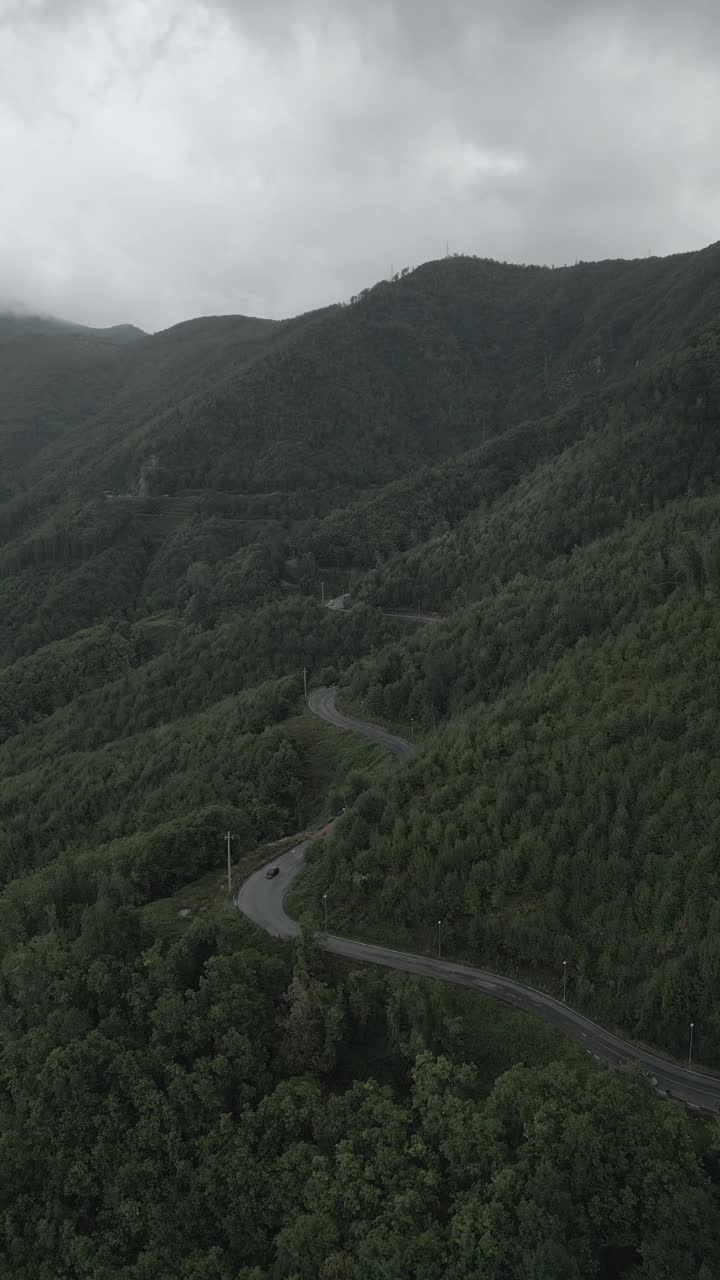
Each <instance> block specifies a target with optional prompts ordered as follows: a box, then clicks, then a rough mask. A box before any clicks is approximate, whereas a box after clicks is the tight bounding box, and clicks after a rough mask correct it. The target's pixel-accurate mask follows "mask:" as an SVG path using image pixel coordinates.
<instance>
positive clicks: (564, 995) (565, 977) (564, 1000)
mask: <svg viewBox="0 0 720 1280" xmlns="http://www.w3.org/2000/svg"><path fill="white" fill-rule="evenodd" d="M566 1000H567V960H563V1004H565V1002H566Z"/></svg>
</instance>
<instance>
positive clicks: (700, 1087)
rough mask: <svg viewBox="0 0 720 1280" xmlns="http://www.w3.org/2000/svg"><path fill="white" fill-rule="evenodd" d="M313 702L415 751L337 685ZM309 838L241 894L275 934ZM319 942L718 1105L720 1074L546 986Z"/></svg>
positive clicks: (357, 728)
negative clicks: (356, 709)
mask: <svg viewBox="0 0 720 1280" xmlns="http://www.w3.org/2000/svg"><path fill="white" fill-rule="evenodd" d="M308 706H309V708H310V710H311V711H312V712H313V714H314V715H316V716H319V717H320V719H322V720H326V721H327V722H328V724H332V725H335V726H336V728H338V729H346V730H351V731H352V732H354V733H359V734H362V735H363V737H366V738H369V739H370V740H371V741H372V742H377V743H380V744H381V745H383V746H385V747H387V748H388V750H390V751H392V752H393V753H394V754H395V755H396V756H397V757H398V759H399V760H401V761H405V760H408V759H409V758H410V756H412V755H413V753H414V751H415V748H414V746H413V744H412V743H411V742H407V741H406V740H405V739H404V738H400V737H398V736H397V735H395V734H392V733H388V732H386V730H384V729H381V728H380V727H379V726H377V725H372V724H367V723H366V722H365V721H363V720H356V719H354V718H352V717H351V716H346V715H343V714H342V712H340V711H338V710H337V708H336V706H335V689H316V690H315V691H314V692H313V693H311V695H310V697H309V699H308ZM309 844H310V840H309V839H308V840H305V841H303V842H301V843H299V844H298V845H297V846H296V847H295V848H294V849H291V850H290V851H289V852H288V853H284V854H282V855H281V856H280V857H279V858H277V859H275V861H274V862H271V863H268V864H267V865H266V866H264V867H261V868H260V870H259V871H256V872H255V873H254V874H253V875H251V876H250V877H249V879H247V880H246V881H245V883H244V884H243V885H242V887H241V888H240V891H239V893H238V895H237V898H236V903H237V906H238V907H239V908H240V910H241V911H242V912H243V913H244V914H245V915H246V916H247V917H248V918H249V919H250V920H252V921H254V923H255V924H257V925H260V927H261V928H263V929H265V930H266V931H267V932H268V933H270V934H272V935H273V936H274V937H277V938H293V937H296V936H297V935H298V934H299V933H300V926H299V925H298V924H297V922H296V921H295V920H292V919H291V918H290V916H289V915H287V913H286V911H285V907H284V899H285V895H286V893H287V890H288V888H289V886H290V884H291V882H292V881H293V880H294V879H295V876H297V875H298V874H299V873H300V871H301V870H302V867H303V862H304V858H305V850H306V849H307V847H308V845H309ZM271 866H277V867H279V872H278V875H277V876H275V877H274V878H273V879H271V880H268V879H267V878H266V875H265V872H266V871H267V870H268V868H269V867H271ZM319 943H320V946H321V947H323V949H324V950H325V951H328V952H330V953H331V954H332V955H336V956H343V957H345V958H346V959H348V960H356V961H360V962H363V963H366V964H379V965H382V966H383V967H384V968H386V969H399V970H401V971H402V972H403V973H410V974H413V975H414V976H415V977H421V978H436V979H439V980H440V981H442V982H451V983H455V984H456V985H458V986H462V987H468V988H470V989H471V990H473V991H478V992H480V993H482V994H483V995H487V996H493V997H495V999H497V1000H502V1001H504V1002H505V1003H506V1004H510V1005H513V1006H514V1007H515V1008H516V1009H522V1010H524V1011H525V1012H526V1013H532V1014H535V1016H536V1017H539V1018H542V1020H543V1022H547V1023H549V1025H550V1026H553V1027H557V1028H559V1030H561V1031H563V1032H564V1033H565V1034H566V1035H568V1036H570V1038H571V1039H572V1040H576V1041H577V1042H578V1043H579V1044H580V1045H582V1047H583V1048H584V1049H586V1050H587V1052H588V1053H591V1054H592V1055H593V1057H595V1058H597V1059H598V1060H599V1061H601V1062H605V1063H607V1064H609V1065H610V1066H619V1065H620V1064H622V1063H634V1064H635V1065H637V1066H639V1067H640V1068H641V1069H642V1070H643V1071H644V1072H645V1073H646V1075H648V1076H649V1077H650V1079H651V1080H652V1083H653V1086H654V1087H655V1088H656V1089H657V1090H658V1092H659V1093H662V1094H667V1095H669V1096H671V1097H674V1098H677V1099H679V1100H680V1101H682V1102H684V1103H685V1104H686V1105H687V1106H689V1107H693V1108H695V1109H697V1110H702V1111H718V1110H720V1077H718V1076H712V1075H707V1074H705V1073H703V1072H701V1071H693V1070H691V1069H690V1068H688V1067H682V1066H680V1065H679V1064H678V1063H675V1062H672V1061H671V1060H670V1059H669V1058H665V1057H663V1056H662V1055H661V1054H658V1053H653V1052H652V1051H650V1050H649V1049H644V1048H641V1047H640V1046H639V1045H634V1044H631V1043H630V1042H629V1041H627V1040H622V1039H621V1038H620V1037H619V1036H615V1035H613V1034H612V1032H610V1031H606V1030H605V1029H604V1028H603V1027H599V1026H598V1025H597V1024H596V1023H594V1022H591V1021H590V1019H589V1018H585V1017H583V1015H582V1014H581V1013H577V1012H576V1011H575V1010H574V1009H572V1008H571V1007H570V1005H568V1004H565V1003H563V1002H562V1001H560V1000H556V999H554V997H553V996H549V995H546V993H545V992H544V991H537V990H535V988H533V987H530V986H526V985H525V983H522V982H516V981H514V980H513V979H512V978H506V977H503V976H502V975H501V974H498V973H490V972H489V971H488V970H485V969H475V968H473V967H472V966H470V965H464V964H456V963H455V962H454V961H452V960H441V959H433V958H432V957H430V956H417V955H411V954H409V953H406V952H404V951H394V950H392V949H391V948H390V947H380V946H374V945H372V944H370V943H367V942H354V941H353V940H352V939H350V938H338V937H336V936H335V935H334V934H330V933H323V934H320V936H319Z"/></svg>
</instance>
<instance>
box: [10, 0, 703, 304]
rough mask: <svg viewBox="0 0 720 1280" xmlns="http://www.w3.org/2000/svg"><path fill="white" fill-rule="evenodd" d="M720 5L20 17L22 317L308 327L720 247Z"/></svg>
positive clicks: (18, 248)
mask: <svg viewBox="0 0 720 1280" xmlns="http://www.w3.org/2000/svg"><path fill="white" fill-rule="evenodd" d="M719 33H720V17H717V16H716V14H715V10H714V6H712V5H711V4H709V3H706V2H705V0H695V2H694V3H690V4H686V5H685V6H684V9H683V10H682V12H680V11H678V10H677V7H676V6H674V5H671V4H670V2H669V0H656V3H655V4H651V3H650V2H649V0H635V2H634V3H632V2H631V3H625V4H623V3H621V2H620V0H604V3H598V4H592V3H590V4H589V5H583V6H577V5H576V4H571V3H569V2H567V0H515V3H513V0H507V2H506V3H505V4H501V3H500V0H497V2H495V0H494V2H493V3H485V4H474V3H472V0H447V2H446V4H445V5H444V6H438V5H437V4H435V3H434V0H367V3H366V4H364V5H363V6H358V5H356V4H354V3H352V4H351V3H350V0H333V2H332V3H331V2H330V0H275V3H273V4H268V3H267V0H265V3H262V4H261V3H259V2H258V3H255V0H235V2H233V0H126V2H125V3H123V4H120V3H117V2H116V0H23V3H22V5H20V4H17V3H13V0H10V2H9V3H8V0H5V3H3V0H0V148H1V149H2V154H3V157H4V159H5V164H4V166H3V170H2V171H1V172H0V210H2V213H1V214H0V228H1V229H2V235H1V236H0V300H1V299H2V297H6V298H7V297H11V298H13V299H22V300H23V301H25V302H26V303H28V304H29V305H32V306H35V307H37V308H39V309H41V310H43V311H54V312H56V313H62V314H65V315H69V316H70V317H71V318H74V319H80V320H85V321H88V322H91V323H114V322H117V321H122V320H130V321H134V322H136V323H139V324H142V325H144V326H145V327H147V328H158V327H162V326H164V325H167V324H170V323H174V322H175V321H177V320H180V319H182V318H185V317H187V316H190V315H195V314H203V313H204V314H207V313H211V312H228V311H237V312H245V313H254V314H266V315H275V316H279V315H285V314H290V313H294V312H297V311H300V310H306V309H308V308H310V307H313V306H317V305H321V304H323V303H326V302H329V301H332V300H335V299H341V298H345V297H348V296H349V295H350V294H352V293H354V292H356V291H357V289H358V288H361V287H362V286H363V285H365V284H367V283H371V282H372V281H374V280H376V279H378V278H379V277H381V276H383V275H386V274H388V273H389V271H390V269H391V266H394V267H395V268H396V269H397V268H398V267H402V266H405V265H412V264H415V263H417V262H420V261H422V260H424V259H427V258H429V257H438V256H441V254H442V253H443V252H444V249H445V244H446V242H449V244H450V248H451V250H456V251H461V252H471V253H478V254H481V255H487V256H492V257H498V258H501V259H507V260H516V261H540V262H548V263H552V262H555V263H559V262H568V261H574V260H575V259H577V258H585V259H587V258H592V257H602V256H613V257H615V256H641V255H644V254H646V253H648V252H653V253H665V252H671V251H675V250H680V249H687V248H694V247H699V246H700V245H702V244H704V243H707V242H709V241H711V240H714V239H716V238H717V225H718V214H719V213H720V177H719V176H718V173H717V166H716V159H715V157H716V154H717V150H718V148H717V143H718V138H717V133H718V125H717V123H716V122H717V121H718V120H720V113H719V112H718V107H719V106H720V85H719V84H718V82H717V75H716V69H715V68H716V65H717V54H718V34H719Z"/></svg>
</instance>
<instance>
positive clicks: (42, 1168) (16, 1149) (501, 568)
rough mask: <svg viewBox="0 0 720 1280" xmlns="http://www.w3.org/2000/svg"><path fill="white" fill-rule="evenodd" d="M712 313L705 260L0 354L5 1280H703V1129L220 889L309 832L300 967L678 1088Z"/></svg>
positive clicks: (715, 1027) (298, 893) (708, 896)
mask: <svg viewBox="0 0 720 1280" xmlns="http://www.w3.org/2000/svg"><path fill="white" fill-rule="evenodd" d="M719 317H720V246H712V247H710V248H709V249H707V250H705V251H703V252H701V253H697V254H685V255H679V256H675V257H672V258H668V259H647V260H642V261H636V262H605V263H580V264H577V265H576V266H575V267H570V268H562V269H558V270H553V269H547V268H540V267H518V266H510V265H507V264H501V263H495V262H490V261H486V260H478V259H468V258H450V259H446V260H443V261H440V262H435V263H428V264H427V265H425V266H423V267H420V268H418V269H417V270H414V271H410V272H404V273H401V274H400V276H399V277H397V278H396V279H394V280H392V281H383V282H380V283H379V284H377V285H375V286H374V287H373V288H372V289H369V290H367V291H365V292H364V293H363V294H361V295H360V296H359V297H358V298H356V299H353V300H352V302H350V303H348V304H344V305H338V306H335V307H330V308H327V309H326V310H324V311H322V312H316V313H311V314H308V315H304V316H299V317H297V318H296V319H293V320H287V321H281V322H276V321H266V320H259V319H254V318H247V317H233V316H228V317H211V318H201V319H196V320H192V321H189V322H187V323H185V324H181V325H177V326H175V327H174V328H172V329H169V330H167V331H165V332H163V333H159V334H155V335H150V336H149V335H143V334H139V333H137V332H136V331H128V330H127V329H126V328H125V327H123V326H120V327H119V329H113V330H108V331H85V330H81V329H78V328H77V327H74V326H64V325H62V324H55V323H50V322H47V323H46V322H37V323H35V322H34V321H33V320H32V319H31V318H26V319H25V321H23V323H20V322H18V323H17V324H15V322H14V320H13V321H11V320H10V319H3V318H0V771H1V774H2V788H0V1280H5V1278H6V1277H7V1280H10V1277H12V1280H25V1278H26V1277H27V1280H30V1277H32V1280H63V1278H64V1277H67V1278H68V1280H70V1277H72V1278H73V1280H75V1277H81V1278H87V1280H90V1278H92V1280H97V1278H98V1277H100V1278H101V1280H116V1278H122V1280H150V1277H152V1278H153V1280H158V1278H162V1280H166V1278H167V1280H170V1278H171V1277H172V1278H173V1280H175V1277H178V1276H179V1277H183V1278H184V1280H215V1278H216V1277H218V1278H219V1280H276V1277H280V1278H284V1280H285V1278H286V1280H298V1278H299V1280H305V1277H307V1280H318V1278H320V1280H346V1278H348V1280H354V1278H355V1277H357V1278H358V1280H375V1278H377V1280H396V1278H397V1280H406V1278H409V1280H413V1278H415V1280H434V1278H435V1277H438V1280H439V1278H440V1277H443V1278H444V1277H449V1278H450V1280H471V1278H474V1277H477V1276H480V1275H482V1276H487V1277H491V1278H492V1280H515V1278H517V1280H520V1277H522V1278H523V1280H524V1278H525V1277H535V1278H536V1280H546V1278H547V1280H549V1278H551V1277H557V1280H580V1278H581V1277H582V1280H585V1278H586V1277H591V1276H596V1277H600V1278H601V1280H608V1278H610V1277H624V1276H629V1277H638V1278H639V1280H659V1278H661V1277H662V1278H667V1280H671V1278H672V1280H678V1278H680V1280H683V1278H684V1277H687V1280H691V1278H692V1280H697V1278H698V1277H700V1278H701V1280H712V1277H714V1276H716V1275H717V1274H720V1227H719V1223H720V1217H719V1216H718V1194H719V1193H720V1138H719V1136H718V1132H717V1130H716V1128H715V1127H714V1126H712V1125H711V1124H710V1123H709V1122H708V1123H705V1122H704V1121H700V1120H699V1119H697V1118H696V1117H689V1116H688V1115H686V1114H685V1113H684V1112H682V1111H681V1110H679V1109H676V1107H675V1106H674V1104H672V1103H670V1102H667V1101H661V1100H660V1099H659V1098H657V1097H656V1096H655V1095H654V1094H653V1091H652V1089H651V1086H650V1084H649V1083H648V1082H647V1081H646V1080H643V1079H642V1078H641V1077H640V1076H639V1075H635V1074H634V1073H633V1072H628V1071H621V1072H608V1071H605V1070H603V1069H601V1068H599V1067H598V1066H596V1064H595V1063H594V1062H593V1061H592V1060H591V1059H590V1058H589V1057H586V1056H585V1055H584V1054H582V1053H581V1052H580V1051H579V1050H577V1049H575V1048H574V1047H573V1046H571V1045H570V1044H568V1043H566V1042H565V1041H564V1040H562V1039H561V1038H560V1037H559V1036H558V1035H557V1034H556V1033H553V1032H551V1031H549V1030H548V1029H547V1028H545V1027H543V1026H542V1025H540V1024H539V1023H535V1022H534V1021H533V1020H530V1019H526V1018H523V1017H522V1016H521V1015H519V1014H516V1013H514V1012H513V1011H511V1010H505V1011H503V1010H502V1009H501V1007H500V1006H497V1005H493V1004H489V1003H487V1002H485V1001H481V1000H476V999H475V998H473V997H471V996H470V995H468V994H461V993H459V992H454V991H441V990H438V989H436V988H434V987H432V985H430V984H428V983H425V982H421V981H413V980H410V979H403V978H400V977H397V976H394V977H390V978H386V977H383V976H378V975H376V974H374V973H371V972H369V971H360V970H353V969H350V968H347V967H343V966H342V965H341V964H340V963H339V962H331V961H330V960H329V959H328V958H326V957H325V958H323V956H322V955H321V954H320V953H319V952H318V951H317V950H316V948H315V946H314V944H313V942H312V938H311V936H310V933H308V934H307V935H306V936H305V937H304V938H303V939H302V941H301V942H300V943H299V944H298V945H297V947H295V948H294V949H291V948H290V947H289V946H286V945H284V944H281V943H279V942H276V941H274V940H273V939H271V938H269V937H265V936H263V935H262V934H261V933H259V932H257V931H255V930H254V929H253V928H252V927H251V926H250V925H249V924H248V923H247V922H243V921H242V920H241V919H240V918H239V917H238V914H237V912H235V910H234V909H233V907H232V904H231V902H230V900H229V899H228V897H227V890H226V888H225V886H224V880H223V872H224V862H223V860H224V856H225V844H224V834H225V832H226V831H228V830H230V831H231V832H232V833H233V834H234V837H235V841H234V845H233V878H234V884H235V885H237V884H238V883H239V882H240V880H241V879H242V878H243V877H244V876H245V875H246V874H248V873H249V871H250V870H252V869H253V868H254V867H255V866H258V865H262V863H263V862H264V861H267V859H268V858H269V857H272V856H273V854H272V851H271V850H272V849H273V848H274V849H283V848H285V847H288V845H289V844H290V843H291V842H292V841H293V839H294V838H295V837H296V836H297V834H298V833H301V832H302V831H304V830H305V829H306V828H309V827H314V826H317V824H318V822H320V820H321V819H322V818H324V817H327V816H328V814H330V813H332V812H336V811H337V810H338V809H339V808H340V807H341V806H345V807H346V810H347V811H346V814H345V816H344V817H343V819H342V820H341V821H340V822H339V823H338V824H337V828H336V831H335V834H334V835H333V837H332V838H331V839H330V840H328V841H326V842H319V843H318V844H317V845H316V846H315V847H314V849H313V852H312V853H311V855H310V856H309V865H308V866H307V868H306V869H305V871H304V872H303V874H302V876H301V877H300V879H299V880H298V881H297V882H296V886H295V888H294V890H293V899H292V901H293V905H294V908H295V910H296V911H297V912H298V913H299V914H301V916H302V918H303V920H304V922H305V923H306V924H307V925H308V926H309V930H310V932H311V931H312V930H313V929H314V928H316V927H318V926H319V925H320V924H321V920H322V916H321V901H322V895H323V894H324V893H327V894H328V898H329V901H330V902H331V904H332V920H333V928H334V929H336V930H337V931H339V932H340V931H341V932H343V933H345V934H346V935H349V936H356V937H366V938H370V939H373V938H374V939H380V938H382V939H385V940H388V941H391V942H394V943H395V944H397V945H400V946H402V947H404V948H405V949H416V950H419V951H424V950H428V949H430V947H431V946H432V939H433V929H434V927H435V925H436V922H437V920H438V918H442V921H443V929H444V946H445V948H446V950H447V953H448V954H449V955H451V956H452V955H454V956H456V957H458V958H461V957H462V958H466V959H469V960H471V961H475V962H478V963H482V964H484V965H486V966H488V967H494V968H496V969H499V970H502V971H505V972H509V973H513V974H518V975H520V976H521V977H525V978H527V979H529V980H530V981H531V982H533V983H535V984H536V985H541V986H545V987H546V988H547V989H548V990H550V991H554V992H555V993H556V994H557V993H558V992H559V985H558V984H559V982H560V981H561V970H562V962H563V960H567V962H568V969H569V998H570V999H571V1001H572V1002H573V1003H574V1004H576V1005H577V1006H578V1007H580V1008H582V1009H583V1010H584V1011H585V1012H586V1013H588V1014H589V1015H590V1016H593V1017H595V1018H597V1019H599V1020H601V1021H603V1022H604V1023H606V1024H607V1025H611V1026H614V1027H616V1028H618V1029H620V1030H622V1032H623V1033H624V1034H625V1035H627V1036H629V1037H636V1038H638V1039H640V1040H642V1041H644V1042H648V1043H650V1044H653V1045H655V1046H657V1047H658V1048H660V1049H663V1050H665V1051H667V1052H670V1053H673V1054H675V1055H677V1056H678V1057H682V1056H683V1055H684V1054H685V1053H686V1052H687V1034H688V1028H689V1024H690V1022H693V1024H694V1034H695V1040H694V1052H695V1054H696V1055H697V1056H698V1057H699V1059H700V1060H701V1061H702V1062H703V1064H704V1065H705V1067H706V1068H707V1069H713V1068H715V1069H720V1015H719V1013H718V1009H717V999H716V993H717V990H718V979H719V978H720V946H719V945H718V942H717V936H718V932H719V929H718V926H719V925H720V879H719V876H718V854H717V849H718V838H719V836H720V810H719V808H718V799H717V797H718V794H719V788H718V783H719V782H720V778H719V776H718V771H719V766H718V759H719V758H720V737H719V735H718V728H717V714H716V704H717V701H718V698H719V697H720V668H719V667H718V657H717V634H718V627H719V625H720V489H719V481H720V432H719V430H718V426H719V421H718V420H719V418H720V347H719V343H720V319H719ZM14 324H15V327H13V325H14ZM23 324H24V327H23ZM43 326H44V327H43ZM323 591H324V592H325V595H326V597H327V596H329V595H331V594H333V593H341V592H342V593H345V592H349V599H348V602H347V604H348V607H347V608H346V610H345V611H344V612H343V611H336V610H328V609H324V608H323V607H322V600H321V594H322V592H323ZM393 609H400V610H402V611H404V612H407V613H414V612H419V613H422V614H433V615H436V617H437V619H438V620H437V621H436V622H434V623H433V624H431V625H426V626H420V625H414V624H413V623H411V622H410V623H409V622H408V621H407V620H402V619H400V620H399V619H397V618H393V616H392V613H391V611H392V610H393ZM304 669H306V670H307V674H308V678H309V681H310V684H311V685H312V684H315V685H325V684H335V683H337V684H338V686H339V694H338V698H339V702H340V704H341V705H345V706H346V707H347V708H348V709H352V710H353V711H355V713H357V714H364V715H365V716H366V717H367V718H372V719H375V720H379V721H381V722H385V723H387V724H388V725H391V726H393V727H395V728H396V729H399V730H400V731H401V732H403V731H405V732H408V731H409V725H410V723H411V720H412V724H413V732H414V735H415V738H416V743H417V746H418V751H417V754H416V756H415V758H414V759H413V761H412V762H411V763H410V764H409V765H407V766H406V767H404V768H403V769H402V770H397V769H395V768H394V767H393V765H392V762H391V761H389V760H387V759H385V757H384V756H383V754H382V752H381V750H380V749H379V748H377V747H374V746H372V745H369V744H367V743H362V742H360V741H359V740H355V739H354V738H349V737H347V736H344V735H337V734H336V733H335V731H333V730H332V729H331V728H330V727H329V726H327V725H324V724H321V723H320V722H318V721H315V720H313V719H311V718H310V716H309V715H308V713H307V710H306V708H305V706H304V702H303V670H304ZM270 842H273V843H272V845H270ZM269 845H270V848H269V847H268V846H269Z"/></svg>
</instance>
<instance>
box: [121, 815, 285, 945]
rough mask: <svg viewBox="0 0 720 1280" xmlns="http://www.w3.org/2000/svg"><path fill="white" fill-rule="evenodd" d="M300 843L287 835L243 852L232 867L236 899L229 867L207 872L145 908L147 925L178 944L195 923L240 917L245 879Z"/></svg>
mask: <svg viewBox="0 0 720 1280" xmlns="http://www.w3.org/2000/svg"><path fill="white" fill-rule="evenodd" d="M297 840H298V835H297V834H295V835H291V836H285V837H284V838H283V839H282V840H276V841H275V842H274V843H272V844H264V845H260V846H259V847H257V848H255V849H248V850H247V851H246V852H244V853H241V854H240V855H239V856H238V857H237V858H236V859H235V860H234V861H233V863H232V866H231V876H232V888H233V892H232V897H231V896H230V895H229V894H228V887H227V868H226V867H222V866H219V867H218V869H217V870H216V871H208V872H206V874H205V875H204V876H201V877H200V879H199V880H193V881H192V882H191V883H190V884H187V885H183V887H182V889H178V890H177V891H176V892H175V893H173V894H171V895H170V897H168V898H157V899H156V900H155V901H154V902H149V903H148V904H147V906H145V907H143V908H142V916H143V919H144V922H145V924H146V925H147V926H148V928H149V929H150V930H151V931H152V933H153V934H154V935H155V936H156V937H157V938H162V939H163V940H164V941H167V942H174V941H176V940H177V939H178V938H181V937H182V935H183V933H184V932H185V930H186V929H187V928H188V927H189V926H190V925H191V924H192V923H193V921H195V920H218V919H220V918H221V917H222V916H233V915H237V907H236V906H235V902H234V897H235V894H236V893H237V891H238V889H239V888H240V885H241V884H242V882H243V880H245V879H246V878H247V876H249V875H251V874H252V872H253V871H256V870H257V868H258V867H261V866H262V865H263V863H265V862H269V861H270V859H271V858H272V857H273V856H276V857H277V856H279V855H280V854H281V853H285V851H286V849H291V848H292V846H293V845H294V844H296V843H297Z"/></svg>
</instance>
